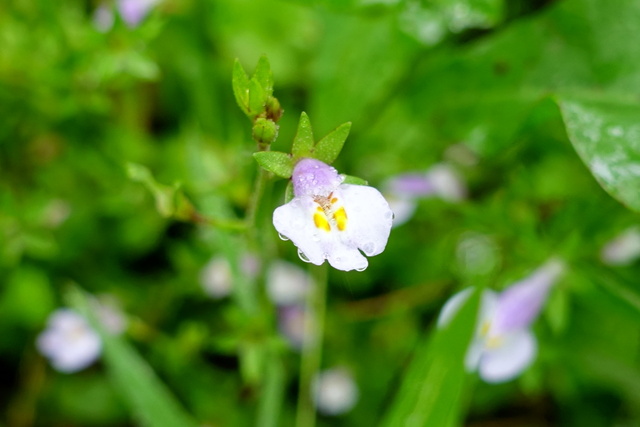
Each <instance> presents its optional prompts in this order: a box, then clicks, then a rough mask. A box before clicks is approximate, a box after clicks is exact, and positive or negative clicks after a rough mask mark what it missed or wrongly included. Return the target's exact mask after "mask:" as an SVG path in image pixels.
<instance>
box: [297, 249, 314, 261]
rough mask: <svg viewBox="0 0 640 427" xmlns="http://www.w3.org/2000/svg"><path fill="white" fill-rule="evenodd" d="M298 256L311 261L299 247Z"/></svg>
mask: <svg viewBox="0 0 640 427" xmlns="http://www.w3.org/2000/svg"><path fill="white" fill-rule="evenodd" d="M298 256H299V257H300V259H301V260H302V261H304V262H311V260H309V258H307V256H306V255H305V254H304V252H302V251H301V250H300V249H298Z"/></svg>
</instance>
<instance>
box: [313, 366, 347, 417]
mask: <svg viewBox="0 0 640 427" xmlns="http://www.w3.org/2000/svg"><path fill="white" fill-rule="evenodd" d="M312 387H313V400H314V403H315V405H316V409H317V410H318V412H320V413H321V414H324V415H340V414H344V413H345V412H349V411H350V410H351V409H352V408H353V407H354V406H355V404H356V402H357V401H358V396H359V392H358V386H357V385H356V383H355V381H354V380H353V377H352V376H351V374H350V373H349V372H348V371H347V370H345V369H342V368H332V369H327V370H326V371H322V372H320V373H319V374H318V375H317V376H316V377H315V379H314V381H313V385H312Z"/></svg>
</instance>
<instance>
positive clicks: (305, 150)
mask: <svg viewBox="0 0 640 427" xmlns="http://www.w3.org/2000/svg"><path fill="white" fill-rule="evenodd" d="M313 145H314V141H313V131H312V129H311V122H310V121H309V116H307V113H305V112H304V111H303V112H302V114H301V115H300V122H299V123H298V132H296V136H295V137H294V138H293V147H292V148H291V153H293V157H294V158H296V159H299V158H301V157H311V153H312V151H313Z"/></svg>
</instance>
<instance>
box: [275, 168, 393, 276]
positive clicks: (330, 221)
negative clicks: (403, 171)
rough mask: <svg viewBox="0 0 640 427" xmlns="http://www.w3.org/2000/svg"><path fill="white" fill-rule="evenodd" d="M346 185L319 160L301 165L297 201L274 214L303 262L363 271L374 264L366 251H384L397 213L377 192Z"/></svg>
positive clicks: (280, 230) (296, 170) (295, 187)
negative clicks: (394, 215)
mask: <svg viewBox="0 0 640 427" xmlns="http://www.w3.org/2000/svg"><path fill="white" fill-rule="evenodd" d="M343 180H344V178H343V177H342V176H340V175H338V172H337V171H336V170H335V169H334V168H332V167H331V166H329V165H327V164H325V163H323V162H321V161H319V160H315V159H302V160H300V161H299V162H298V163H297V164H296V166H295V168H294V170H293V176H292V181H293V192H294V195H295V197H294V198H293V200H292V201H290V202H289V203H287V204H286V205H283V206H280V207H279V208H277V209H276V210H275V211H274V213H273V225H274V226H275V228H276V230H278V233H280V235H281V236H283V237H284V238H288V239H291V241H292V242H293V243H294V244H295V245H296V246H297V247H298V254H299V255H300V258H301V259H302V260H303V261H306V262H310V263H312V264H316V265H320V264H322V263H323V262H324V260H325V259H326V260H327V261H329V264H331V266H332V267H334V268H336V269H338V270H344V271H350V270H359V271H362V270H364V269H365V268H367V265H368V262H367V259H366V258H365V257H364V256H363V255H362V254H361V253H360V250H362V252H364V253H365V254H366V255H368V256H373V255H378V254H379V253H381V252H382V251H383V250H384V248H385V246H386V244H387V239H388V238H389V232H390V231H391V224H392V222H393V212H391V209H390V208H389V204H388V203H387V201H386V200H385V199H384V197H382V194H380V192H379V191H378V190H376V189H375V188H373V187H369V186H366V185H350V184H343V183H342V181H343Z"/></svg>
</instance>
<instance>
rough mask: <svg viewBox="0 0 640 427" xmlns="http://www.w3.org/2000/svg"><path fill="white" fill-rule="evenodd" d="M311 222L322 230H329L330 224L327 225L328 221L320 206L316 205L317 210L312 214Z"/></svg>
mask: <svg viewBox="0 0 640 427" xmlns="http://www.w3.org/2000/svg"><path fill="white" fill-rule="evenodd" d="M313 223H314V224H315V225H316V227H317V228H320V229H322V230H324V231H331V226H330V225H329V221H327V217H326V215H325V214H324V211H323V210H322V208H321V207H319V206H318V209H317V212H316V213H314V214H313Z"/></svg>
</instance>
